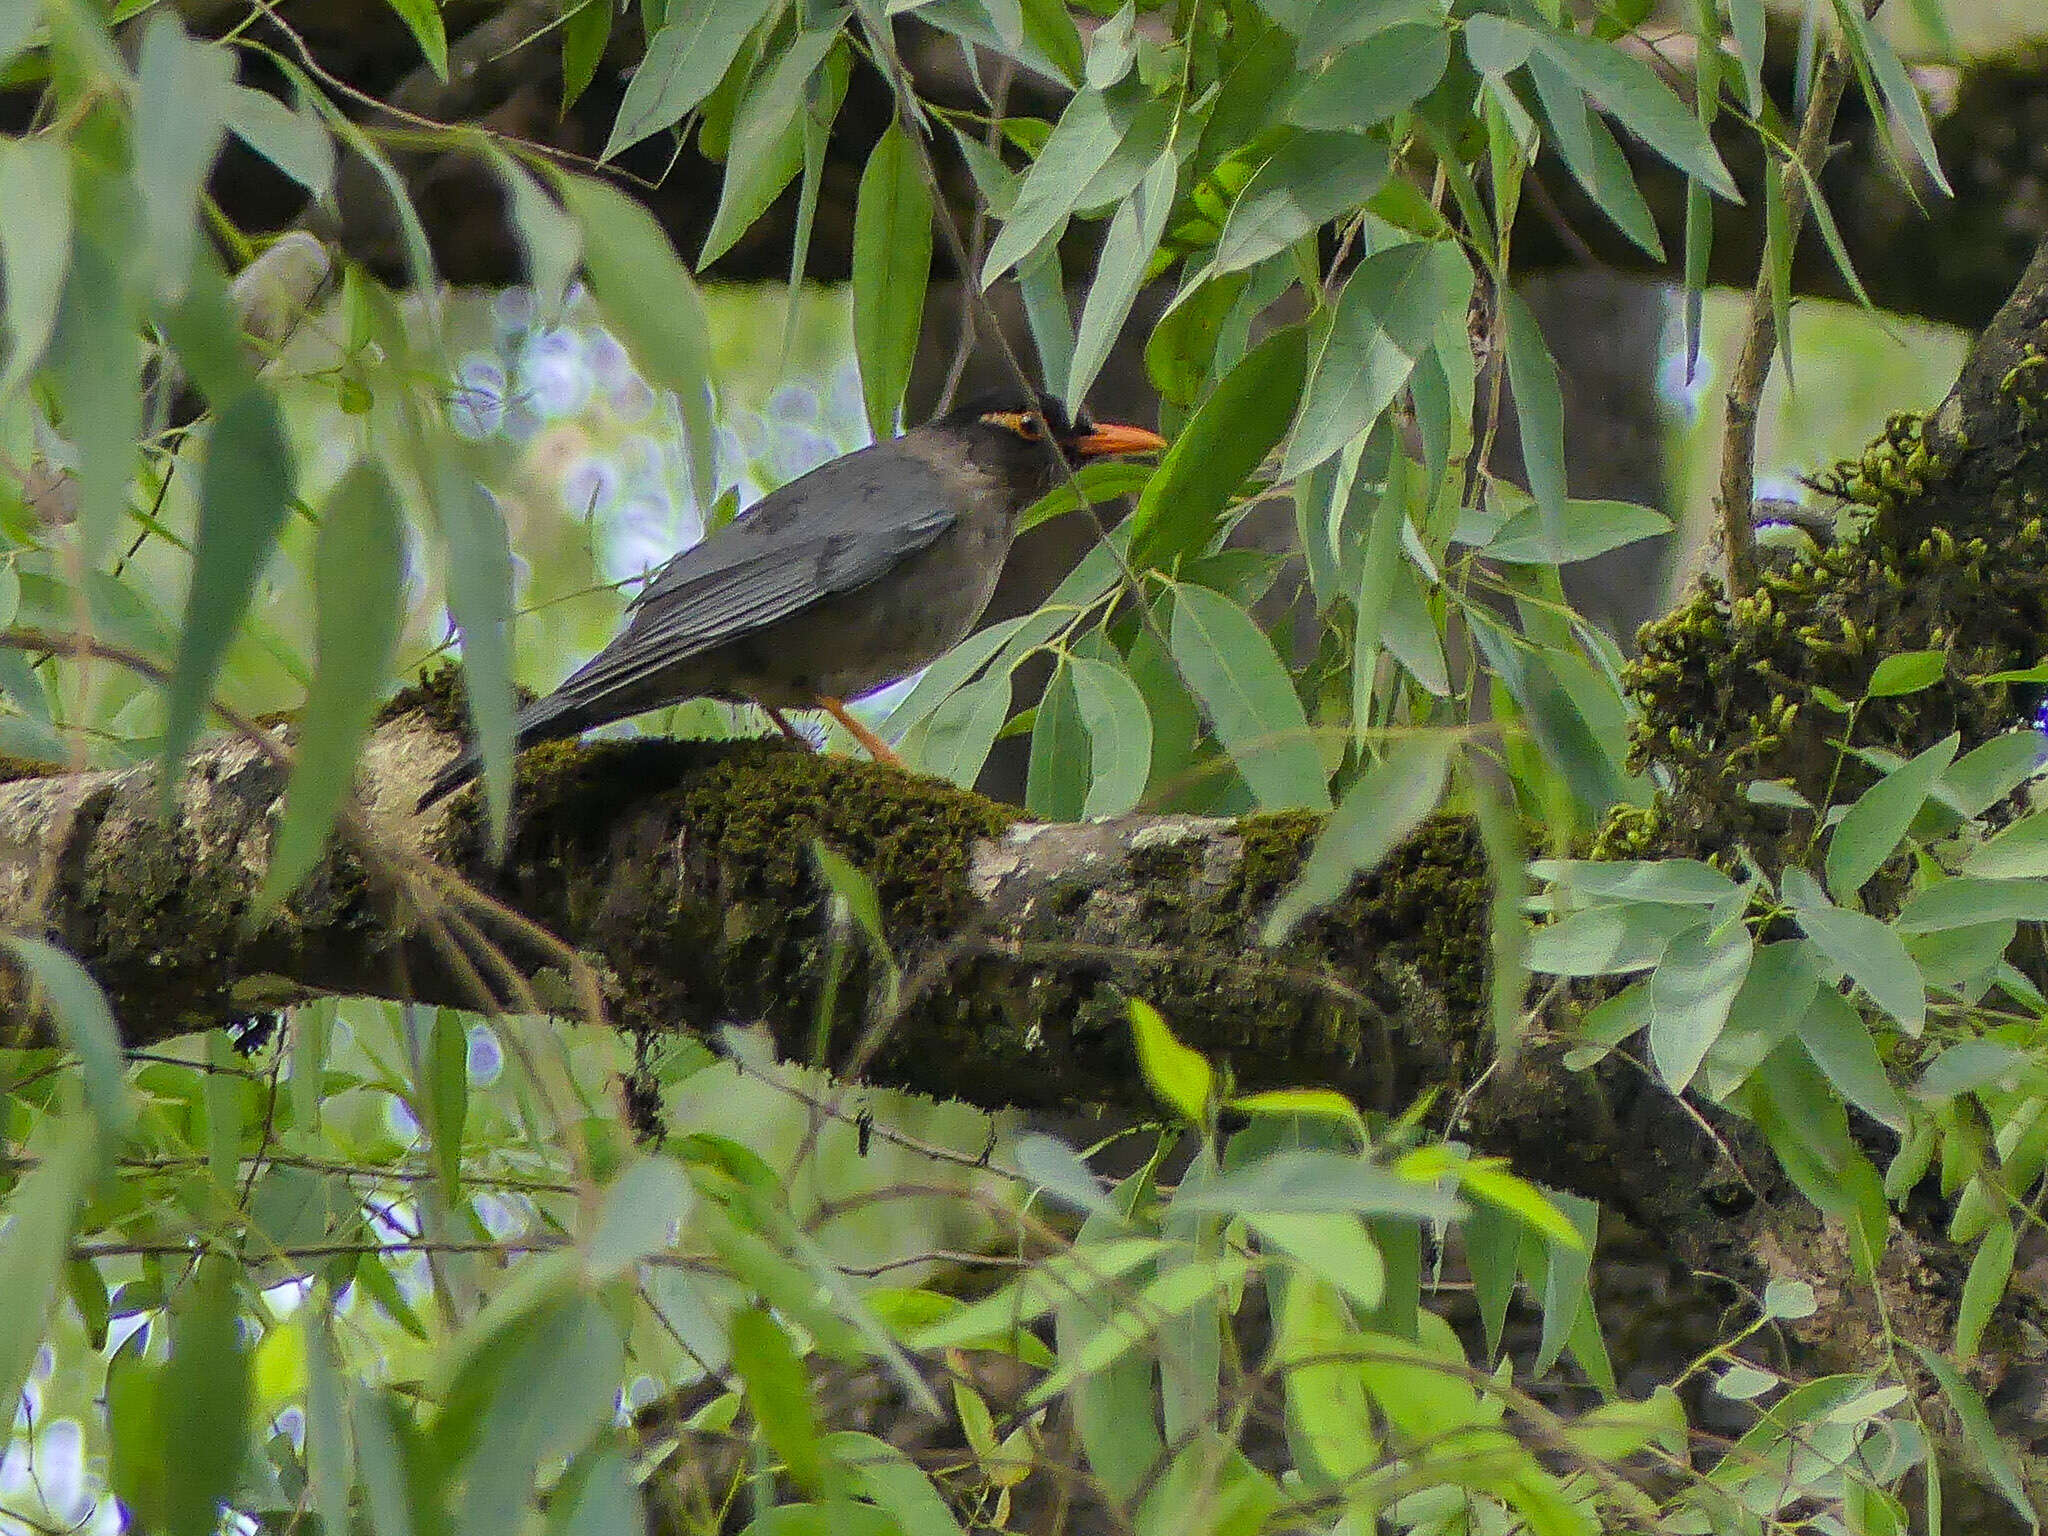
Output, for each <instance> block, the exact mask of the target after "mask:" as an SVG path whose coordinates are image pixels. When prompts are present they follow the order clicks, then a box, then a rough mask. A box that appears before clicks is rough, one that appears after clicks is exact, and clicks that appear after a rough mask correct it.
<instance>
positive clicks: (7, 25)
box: [0, 0, 43, 71]
mask: <svg viewBox="0 0 2048 1536" xmlns="http://www.w3.org/2000/svg"><path fill="white" fill-rule="evenodd" d="M42 21H43V8H42V6H41V5H40V4H38V3H37V0H4V3H0V71H4V70H6V69H7V67H8V66H9V65H11V64H13V62H14V61H15V59H16V58H17V57H18V56H19V55H20V53H21V51H22V50H23V49H24V48H26V47H28V45H29V43H30V41H31V40H32V39H33V38H34V37H35V35H36V31H37V29H38V28H39V27H40V26H41V25H42Z"/></svg>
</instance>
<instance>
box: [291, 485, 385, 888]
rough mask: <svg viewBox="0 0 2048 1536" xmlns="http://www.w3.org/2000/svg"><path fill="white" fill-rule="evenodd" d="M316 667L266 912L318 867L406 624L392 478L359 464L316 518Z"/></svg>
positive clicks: (300, 731)
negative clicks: (399, 636) (318, 531)
mask: <svg viewBox="0 0 2048 1536" xmlns="http://www.w3.org/2000/svg"><path fill="white" fill-rule="evenodd" d="M313 590H314V596H315V599H316V602H317V604H318V609H317V614H316V619H315V625H314V635H315V644H316V646H317V654H318V660H317V663H316V667H315V670H314V673H313V686H312V688H311V689H310V690H308V692H307V694H306V704H305V708H304V709H303V710H302V711H301V712H300V716H299V720H300V726H299V735H298V742H297V752H298V762H297V764H296V765H295V766H294V767H293V769H292V779H291V787H290V789H289V790H288V791H287V793H286V795H285V808H284V820H283V823H282V824H281V825H280V826H279V828H278V831H277V837H276V840H275V841H274V842H273V843H272V844H271V854H270V868H269V869H268V870H266V871H265V872H264V876H263V886H262V889H261V890H260V891H258V893H257V896H256V903H255V906H256V912H257V913H258V914H262V913H267V912H269V911H270V910H271V909H272V908H274V907H275V906H276V904H277V903H278V902H280V901H282V900H283V899H284V897H285V896H286V895H287V894H288V893H290V892H291V891H293V890H294V889H296V888H297V886H298V884H299V882H300V881H301V880H302V879H304V878H305V876H306V874H307V872H308V871H309V870H311V869H312V868H313V866H314V865H315V864H316V863H318V862H319V858H320V851H321V849H322V848H323V847H324V846H325V845H326V842H327V834H328V832H329V830H330V829H331V828H332V827H333V825H334V819H335V816H336V815H337V813H338V812H339V811H340V809H341V806H342V802H343V801H344V800H345V799H346V798H347V796H348V792H349V785H350V783H351V781H352V780H353V779H354V777H355V767H356V754H357V752H358V751H359V750H360V749H361V747H362V743H363V737H364V736H365V734H367V732H368V731H369V728H370V721H371V719H372V718H373V717H374V716H375V715H376V713H377V705H378V703H379V702H380V701H381V700H382V699H383V697H384V687H385V684H386V682H387V681H388V680H389V677H390V673H391V658H392V655H393V652H394V651H395V650H396V648H397V645H398V632H399V627H400V623H401V621H402V620H403V618H404V611H403V606H404V594H405V516H404V512H403V511H402V509H401V508H400V506H399V501H398V492H397V490H396V488H395V487H393V485H392V484H391V478H390V475H389V473H388V472H387V471H386V470H385V468H384V466H383V465H382V464H380V463H378V462H376V461H375V460H370V461H358V462H357V463H356V464H354V465H352V466H351V467H350V468H349V470H348V472H347V473H346V474H344V475H343V476H342V477H341V480H340V482H339V483H338V484H337V485H336V486H335V488H334V491H333V493H332V494H331V495H330V496H329V497H328V498H327V505H326V507H325V508H324V510H323V511H322V513H321V518H320V534H319V537H318V539H317V540H316V541H315V543H314V547H313Z"/></svg>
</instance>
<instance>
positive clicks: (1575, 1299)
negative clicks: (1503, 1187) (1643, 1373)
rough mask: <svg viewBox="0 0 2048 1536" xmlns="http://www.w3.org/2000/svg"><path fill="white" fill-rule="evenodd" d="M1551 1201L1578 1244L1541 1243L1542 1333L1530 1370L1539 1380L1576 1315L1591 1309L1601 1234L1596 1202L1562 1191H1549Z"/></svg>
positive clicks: (1559, 1349)
mask: <svg viewBox="0 0 2048 1536" xmlns="http://www.w3.org/2000/svg"><path fill="white" fill-rule="evenodd" d="M1550 1198H1551V1201H1552V1203H1554V1204H1555V1205H1556V1206H1557V1208H1558V1209H1559V1210H1560V1211H1562V1212H1563V1213H1564V1215H1565V1217H1566V1219H1567V1220H1569V1221H1570V1222H1571V1224H1572V1225H1573V1226H1574V1227H1575V1228H1577V1229H1578V1241H1577V1242H1564V1241H1561V1240H1560V1239H1558V1238H1555V1237H1548V1238H1545V1239H1544V1241H1543V1258H1544V1264H1545V1267H1544V1271H1543V1332H1542V1335H1541V1337H1540V1338H1539V1339H1538V1340H1537V1344H1536V1361H1535V1364H1534V1365H1532V1366H1531V1367H1530V1369H1531V1370H1532V1371H1533V1372H1535V1374H1537V1375H1539V1376H1540V1375H1542V1374H1543V1373H1544V1372H1545V1371H1547V1370H1549V1369H1550V1367H1551V1366H1552V1365H1554V1364H1556V1362H1557V1357H1558V1355H1559V1354H1560V1353H1562V1352H1563V1350H1564V1346H1565V1345H1566V1343H1568V1342H1569V1341H1570V1339H1571V1336H1572V1333H1573V1330H1574V1329H1575V1327H1576V1326H1577V1324H1578V1321H1579V1315H1580V1314H1581V1313H1582V1312H1590V1311H1591V1310H1592V1309H1593V1292H1592V1288H1591V1286H1589V1285H1588V1284H1587V1277H1588V1276H1589V1275H1590V1274H1591V1273H1592V1268H1593V1248H1594V1245H1595V1243H1596V1241H1597V1239H1598V1237H1599V1233H1600V1206H1599V1204H1598V1202H1596V1201H1593V1200H1588V1199H1586V1198H1585V1197H1584V1196H1581V1195H1573V1194H1567V1193H1566V1192H1565V1191H1563V1190H1552V1191H1550Z"/></svg>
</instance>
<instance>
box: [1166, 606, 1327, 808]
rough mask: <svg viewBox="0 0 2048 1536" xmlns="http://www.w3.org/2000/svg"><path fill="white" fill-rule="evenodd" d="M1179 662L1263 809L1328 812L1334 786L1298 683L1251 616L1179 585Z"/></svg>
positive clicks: (1172, 634) (1174, 629)
mask: <svg viewBox="0 0 2048 1536" xmlns="http://www.w3.org/2000/svg"><path fill="white" fill-rule="evenodd" d="M1169 639H1170V643H1171V645H1172V647H1173V659H1174V663H1175V665H1176V666H1178V667H1179V669H1180V673H1181V676H1182V677H1183V678H1185V679H1186V680H1187V685H1188V687H1189V688H1190V689H1192V690H1193V691H1194V694H1195V696H1196V697H1197V698H1198V699H1200V700H1201V702H1202V707H1203V710H1204V711H1205V712H1206V713H1207V715H1208V717H1209V723H1210V725H1211V726H1212V727H1213V728H1214V730H1215V732H1216V739H1217V740H1218V741H1219V742H1221V743H1222V745H1223V750H1224V751H1226V752H1228V753H1229V754H1230V758H1231V761H1232V762H1234V763H1235V764H1236V765H1237V771H1238V772H1239V773H1240V774H1241V775H1243V777H1244V781H1245V783H1246V785H1248V786H1249V787H1250V789H1251V792H1252V795H1253V797H1254V798H1255V799H1256V800H1257V801H1258V804H1259V807H1260V809H1262V810H1268V811H1282V810H1310V811H1326V810H1328V809H1329V808H1330V787H1329V780H1328V777H1327V775H1326V774H1325V773H1324V770H1323V760H1322V756H1321V754H1320V753H1319V752H1317V750H1316V744H1315V741H1314V739H1313V738H1312V737H1311V736H1310V735H1309V728H1308V719H1307V717H1306V716H1305V715H1304V714H1303V713H1302V708H1301V700H1300V699H1299V698H1297V697H1296V696H1295V692H1294V683H1293V680H1292V679H1291V678H1289V677H1288V675H1287V669H1286V668H1285V667H1284V666H1282V665H1281V663H1280V658H1279V657H1278V656H1277V655H1275V654H1274V652H1273V646H1272V642H1270V641H1269V640H1267V638H1266V637H1265V635H1264V634H1263V633H1262V632H1261V631H1260V629H1259V626H1258V625H1257V624H1255V623H1253V622H1252V620H1251V617H1250V616H1249V615H1248V614H1246V613H1245V611H1244V610H1243V609H1242V608H1240V607H1238V606H1237V605H1236V604H1235V603H1233V602H1231V601H1230V599H1229V598H1227V597H1224V596H1223V595H1222V594H1220V593H1217V592H1212V591H1210V590H1209V589H1208V588H1207V587H1197V586H1189V585H1185V584H1177V585H1175V586H1174V588H1173V620H1172V625H1171V628H1170V631H1169Z"/></svg>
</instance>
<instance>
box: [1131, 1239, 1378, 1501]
mask: <svg viewBox="0 0 2048 1536" xmlns="http://www.w3.org/2000/svg"><path fill="white" fill-rule="evenodd" d="M1277 1219H1278V1220H1279V1221H1281V1222H1283V1223H1287V1222H1294V1223H1300V1224H1302V1225H1303V1226H1304V1227H1305V1228H1310V1229H1313V1228H1324V1229H1327V1230H1341V1227H1342V1225H1348V1226H1349V1228H1350V1229H1351V1231H1353V1232H1355V1233H1356V1234H1357V1236H1358V1240H1359V1241H1360V1242H1361V1243H1363V1244H1364V1245H1365V1246H1366V1248H1367V1250H1368V1252H1369V1253H1370V1255H1371V1268H1370V1269H1369V1270H1367V1271H1366V1273H1367V1274H1368V1275H1369V1276H1371V1277H1373V1279H1374V1280H1376V1281H1377V1287H1376V1288H1379V1289H1384V1286H1385V1284H1386V1274H1385V1268H1386V1267H1385V1265H1384V1263H1383V1262H1382V1261H1381V1259H1380V1254H1379V1249H1378V1247H1376V1246H1374V1245H1373V1242H1372V1239H1371V1237H1370V1236H1368V1235H1367V1234H1366V1232H1365V1230H1364V1228H1363V1227H1361V1226H1360V1225H1359V1222H1358V1218H1357V1217H1355V1216H1289V1217H1281V1218H1277ZM1247 1225H1250V1226H1251V1227H1252V1228H1253V1229H1254V1230H1255V1231H1256V1232H1258V1234H1259V1236H1260V1237H1261V1238H1262V1239H1266V1240H1267V1243H1266V1245H1267V1246H1268V1248H1269V1249H1270V1248H1271V1247H1273V1246H1279V1245H1277V1244H1274V1243H1273V1242H1272V1241H1271V1237H1270V1236H1269V1234H1268V1233H1267V1232H1266V1230H1265V1227H1264V1224H1263V1221H1262V1218H1260V1217H1256V1216H1254V1217H1251V1218H1250V1219H1249V1220H1248V1222H1247ZM1283 1231H1284V1227H1283ZM1273 1235H1278V1234H1273ZM1270 1294H1271V1295H1272V1308H1273V1311H1274V1314H1275V1317H1274V1324H1275V1326H1274V1329H1273V1342H1272V1346H1271V1348H1270V1350H1269V1351H1268V1354H1267V1357H1266V1361H1265V1367H1264V1369H1265V1371H1266V1373H1267V1374H1268V1375H1269V1376H1273V1375H1277V1376H1278V1377H1279V1378H1280V1391H1281V1402H1282V1408H1283V1411H1284V1414H1285V1425H1286V1431H1287V1442H1288V1446H1289V1448H1290V1449H1291V1450H1292V1451H1293V1453H1294V1461H1295V1469H1294V1474H1293V1475H1295V1476H1298V1477H1299V1478H1300V1479H1301V1481H1302V1483H1303V1484H1304V1486H1305V1488H1307V1489H1311V1490H1315V1491H1317V1492H1319V1493H1320V1492H1324V1491H1329V1490H1339V1489H1342V1488H1343V1487H1344V1486H1345V1485H1346V1484H1347V1483H1348V1482H1349V1481H1351V1480H1353V1479H1359V1478H1364V1477H1367V1476H1369V1475H1370V1474H1371V1472H1372V1470H1373V1468H1374V1467H1375V1466H1376V1465H1378V1464H1379V1461H1380V1457H1381V1455H1382V1454H1383V1453H1382V1450H1381V1447H1380V1445H1379V1438H1378V1436H1377V1435H1375V1434H1374V1433H1373V1431H1372V1405H1371V1404H1370V1403H1369V1402H1368V1401H1367V1400H1366V1394H1365V1379H1364V1376H1363V1374H1362V1373H1361V1372H1360V1371H1359V1369H1358V1367H1357V1365H1356V1364H1355V1363H1353V1361H1352V1360H1351V1359H1350V1358H1348V1356H1349V1355H1350V1354H1351V1353H1353V1352H1355V1351H1356V1350H1357V1349H1358V1347H1359V1344H1360V1343H1361V1342H1362V1339H1361V1336H1360V1334H1359V1331H1358V1325H1357V1324H1356V1323H1354V1322H1353V1321H1352V1319H1351V1312H1350V1309H1348V1308H1347V1307H1346V1306H1345V1305H1344V1301H1343V1296H1342V1294H1341V1293H1340V1292H1339V1291H1338V1290H1337V1288H1336V1287H1335V1286H1334V1285H1333V1284H1332V1283H1331V1281H1330V1278H1329V1277H1326V1276H1322V1275H1320V1274H1319V1272H1318V1271H1317V1270H1314V1269H1311V1271H1310V1273H1308V1274H1302V1275H1289V1276H1287V1277H1286V1280H1285V1284H1284V1285H1282V1284H1279V1283H1277V1282H1274V1283H1271V1285H1270ZM1377 1306H1378V1302H1376V1301H1375V1302H1373V1303H1371V1304H1370V1305H1368V1306H1367V1307H1366V1308H1365V1310H1366V1311H1368V1312H1370V1311H1372V1310H1373V1309H1374V1308H1376V1307H1377ZM1155 1491H1157V1490H1155ZM1181 1508H1182V1510H1183V1511H1184V1510H1185V1505H1183V1506H1181ZM1204 1512H1205V1513H1209V1512H1210V1509H1209V1507H1207V1506H1206V1505H1205V1508H1204ZM1203 1523H1204V1524H1206V1523H1207V1522H1203ZM1146 1529H1155V1530H1156V1529H1159V1528H1158V1527H1148V1528H1146ZM1212 1529H1213V1527H1212Z"/></svg>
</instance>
